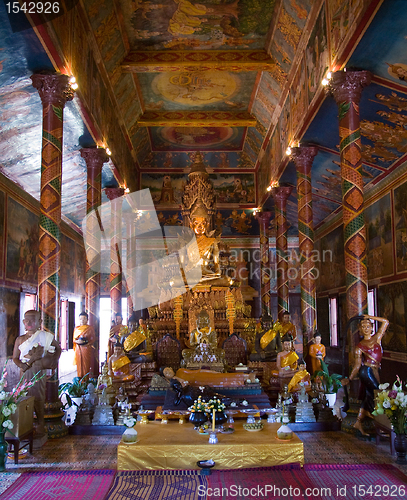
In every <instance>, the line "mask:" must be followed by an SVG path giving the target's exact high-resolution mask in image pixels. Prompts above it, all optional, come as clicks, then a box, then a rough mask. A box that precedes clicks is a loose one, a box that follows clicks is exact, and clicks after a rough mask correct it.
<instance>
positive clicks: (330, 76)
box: [326, 71, 332, 80]
mask: <svg viewBox="0 0 407 500" xmlns="http://www.w3.org/2000/svg"><path fill="white" fill-rule="evenodd" d="M326 77H327V78H328V80H330V79H331V78H332V73H331V72H330V71H328V73H327V74H326Z"/></svg>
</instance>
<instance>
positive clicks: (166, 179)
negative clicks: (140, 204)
mask: <svg viewBox="0 0 407 500" xmlns="http://www.w3.org/2000/svg"><path fill="white" fill-rule="evenodd" d="M209 178H210V180H211V181H212V182H213V186H214V188H215V193H216V197H217V204H218V206H224V205H228V204H239V205H255V201H256V200H255V182H254V174H232V173H231V174H220V173H214V174H210V175H209ZM187 180H188V176H187V174H171V176H170V175H165V174H161V173H150V174H147V173H142V174H141V189H146V188H148V189H150V192H151V196H152V198H153V201H154V203H155V204H156V206H157V207H160V206H162V207H168V208H169V207H178V206H179V205H180V203H181V200H182V195H183V192H184V187H185V184H186V182H187Z"/></svg>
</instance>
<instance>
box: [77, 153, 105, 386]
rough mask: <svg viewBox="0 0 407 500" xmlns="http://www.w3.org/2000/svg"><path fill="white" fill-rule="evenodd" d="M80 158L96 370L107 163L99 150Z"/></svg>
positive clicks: (87, 302) (87, 295)
mask: <svg viewBox="0 0 407 500" xmlns="http://www.w3.org/2000/svg"><path fill="white" fill-rule="evenodd" d="M81 156H82V158H84V160H85V162H86V167H87V199H86V214H87V220H86V235H85V239H86V286H85V307H86V310H87V312H88V315H89V325H91V326H93V328H94V330H95V333H96V343H95V355H96V361H97V362H96V367H98V366H99V333H100V332H99V302H100V265H101V262H100V258H101V255H100V253H101V241H100V234H101V232H100V231H101V227H100V213H99V211H98V208H99V207H100V205H101V203H102V191H101V189H102V167H103V163H106V162H107V161H108V160H109V157H108V155H107V154H106V151H105V150H104V149H103V148H82V149H81ZM93 375H94V376H96V375H97V374H96V373H94V374H93Z"/></svg>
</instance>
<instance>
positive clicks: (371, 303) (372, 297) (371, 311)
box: [367, 288, 376, 316]
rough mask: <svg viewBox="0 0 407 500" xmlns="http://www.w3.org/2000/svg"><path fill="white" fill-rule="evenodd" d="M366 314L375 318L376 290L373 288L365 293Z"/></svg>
mask: <svg viewBox="0 0 407 500" xmlns="http://www.w3.org/2000/svg"><path fill="white" fill-rule="evenodd" d="M367 314H368V315H369V316H376V289H375V288H373V289H372V290H369V291H368V292H367Z"/></svg>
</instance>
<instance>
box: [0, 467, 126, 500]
mask: <svg viewBox="0 0 407 500" xmlns="http://www.w3.org/2000/svg"><path fill="white" fill-rule="evenodd" d="M115 473H116V471H114V470H93V471H77V470H76V471H44V472H24V473H23V474H22V475H21V476H20V477H19V478H18V479H17V480H16V481H15V482H14V484H12V485H11V487H10V488H8V489H7V490H6V491H5V492H4V493H2V494H1V495H0V500H46V499H49V500H102V499H103V498H104V496H105V495H106V493H107V492H108V491H109V488H110V486H111V485H112V481H113V477H114V475H115Z"/></svg>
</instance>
